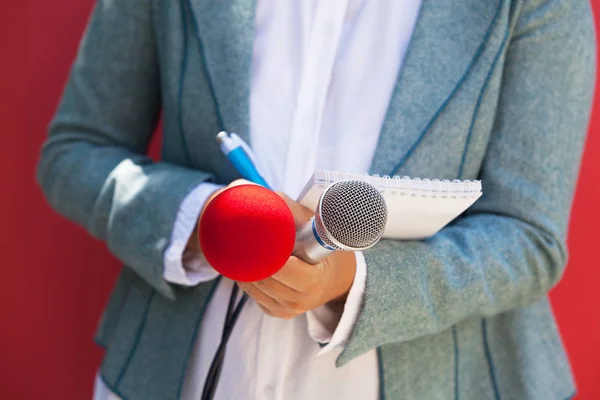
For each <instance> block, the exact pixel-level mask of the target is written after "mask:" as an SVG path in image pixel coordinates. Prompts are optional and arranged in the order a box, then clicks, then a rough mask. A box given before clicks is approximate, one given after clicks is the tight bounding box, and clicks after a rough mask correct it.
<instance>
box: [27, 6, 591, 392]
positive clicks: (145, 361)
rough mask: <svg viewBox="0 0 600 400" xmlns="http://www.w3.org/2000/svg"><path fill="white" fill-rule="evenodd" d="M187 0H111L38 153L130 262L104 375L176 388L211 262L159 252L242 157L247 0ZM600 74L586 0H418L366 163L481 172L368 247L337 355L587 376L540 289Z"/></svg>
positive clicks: (51, 187)
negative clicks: (170, 258)
mask: <svg viewBox="0 0 600 400" xmlns="http://www.w3.org/2000/svg"><path fill="white" fill-rule="evenodd" d="M190 3H191V4H189V3H188V0H100V1H98V4H97V6H96V8H95V11H94V13H93V16H92V18H91V21H90V23H89V26H88V29H87V31H86V34H85V38H84V40H83V41H82V43H81V47H80V50H79V54H78V56H77V59H76V61H75V63H74V65H73V68H72V71H71V75H70V78H69V80H68V83H67V86H66V88H65V92H64V96H63V98H62V101H61V103H60V106H59V108H58V111H57V113H56V115H55V118H54V119H53V121H52V123H51V126H50V134H49V137H48V140H47V142H46V143H45V145H44V147H43V150H42V154H41V160H40V162H39V166H38V181H39V183H40V185H41V187H42V188H43V191H44V194H45V196H46V197H47V199H48V201H49V202H50V204H51V205H52V206H53V207H54V208H55V209H56V210H57V211H58V212H60V213H61V214H63V215H65V216H66V217H67V218H69V219H71V220H72V221H75V222H76V223H78V224H80V225H82V226H83V227H85V228H86V229H87V231H88V232H89V233H90V234H91V235H93V236H94V237H96V238H99V239H101V240H105V241H106V243H107V245H108V247H109V249H110V250H111V252H112V253H113V254H115V255H116V256H117V257H118V258H119V259H120V260H122V262H123V263H124V265H125V266H126V267H125V268H123V271H122V274H121V276H120V278H119V280H118V282H117V284H116V287H115V288H114V291H113V293H112V296H111V297H110V301H109V302H108V305H107V308H106V311H105V313H104V314H103V317H102V320H101V323H100V325H99V329H98V332H97V337H96V338H97V342H98V343H99V344H100V345H102V346H104V347H105V348H106V355H105V358H104V361H103V363H102V368H101V371H102V377H103V378H104V380H105V381H106V383H107V384H108V385H109V386H110V387H111V388H112V390H114V391H115V392H116V393H118V394H119V395H121V396H122V397H123V398H124V399H129V400H170V399H177V398H178V397H179V394H180V389H181V384H182V379H183V376H184V371H185V368H186V365H187V361H188V357H189V355H190V352H191V349H192V346H193V344H194V339H195V337H196V334H197V332H198V326H199V324H200V323H201V322H202V315H203V312H204V310H205V307H206V304H207V302H208V300H209V298H210V296H211V293H212V290H213V289H214V288H215V286H216V283H215V282H212V283H205V284H200V285H198V286H196V287H193V288H186V287H180V286H177V285H173V284H170V283H168V282H166V281H165V280H164V279H163V278H162V272H163V260H162V257H163V252H164V251H165V249H166V248H167V246H168V245H169V238H170V237H171V230H172V229H173V224H174V220H175V216H176V213H177V210H178V208H179V205H180V203H181V202H182V200H183V199H184V198H185V196H186V195H187V194H188V193H189V192H190V191H191V190H192V188H194V187H195V186H196V185H198V184H199V183H200V182H203V181H213V182H217V183H222V184H226V183H227V182H230V181H231V180H233V179H236V178H238V175H237V174H236V172H235V170H234V169H233V168H232V167H231V165H230V164H229V162H228V160H227V159H226V158H225V157H224V156H223V155H222V154H221V152H220V151H219V149H218V147H217V143H216V142H215V140H214V136H215V134H216V132H218V131H219V130H220V129H225V130H228V131H233V132H237V133H239V134H240V135H241V136H242V137H246V139H247V135H248V129H249V128H248V127H249V105H248V103H249V101H248V99H249V90H250V89H249V88H250V72H251V68H250V67H251V60H252V42H253V34H254V32H253V29H254V10H255V5H254V3H253V1H252V0H219V1H210V0H191V1H190ZM188 5H189V7H188ZM192 11H193V13H192ZM374 45H376V42H374ZM594 79H595V39H594V28H593V21H592V16H591V10H590V5H589V3H588V1H586V0H485V1H484V0H460V1H459V0H435V1H434V0H424V1H423V4H422V8H421V10H420V15H419V18H418V21H417V24H416V27H415V31H414V35H413V38H412V41H411V44H410V48H409V50H408V54H407V56H406V59H405V63H404V66H403V68H402V70H401V72H400V74H399V76H398V81H397V84H396V87H395V90H394V93H393V96H392V99H391V102H390V104H389V110H388V113H387V117H386V119H385V123H384V126H383V128H382V131H381V137H380V140H379V144H378V146H377V150H376V154H375V157H374V161H373V165H372V166H371V169H370V172H371V173H377V174H380V175H385V174H388V175H393V174H399V175H409V176H419V177H422V178H425V177H431V178H447V179H456V178H461V179H481V180H482V181H483V188H484V195H483V197H482V198H481V199H480V200H479V201H478V202H477V203H476V204H475V205H474V206H473V207H472V208H471V209H470V210H468V212H466V213H465V214H464V215H462V216H461V217H460V218H459V219H457V220H456V221H454V222H453V223H452V224H451V225H450V226H448V227H446V228H445V229H443V230H442V231H441V232H439V233H438V234H437V235H435V236H434V237H432V238H431V239H428V240H424V241H394V240H382V241H381V242H380V243H379V244H378V245H377V246H376V247H375V248H373V249H372V250H370V251H368V252H366V253H365V256H366V260H367V264H368V277H367V285H366V297H365V303H364V307H363V309H362V311H361V313H360V317H359V320H358V322H357V324H356V326H355V327H354V330H353V332H352V334H351V337H350V340H349V342H348V343H347V345H346V346H345V349H344V351H343V352H342V353H341V355H340V356H339V358H338V360H337V364H338V365H339V366H343V365H344V364H346V363H348V362H351V361H352V359H353V358H354V357H356V356H358V355H360V354H362V353H364V352H366V351H368V350H371V349H378V354H379V370H380V377H381V382H380V386H381V398H382V399H384V398H385V399H426V400H432V399H477V400H486V399H490V400H500V399H502V400H507V399H519V400H522V399H540V400H550V399H557V400H562V399H566V398H569V397H571V396H572V395H573V394H574V391H575V388H574V383H573V380H572V375H571V371H570V367H569V363H568V361H567V358H566V356H565V353H564V351H563V346H562V344H561V340H560V337H559V335H558V333H557V329H556V324H555V321H554V319H553V316H552V311H551V308H550V305H549V303H548V299H547V293H548V291H549V290H550V289H551V288H552V287H553V285H555V284H556V283H557V282H558V280H559V279H560V277H561V275H562V273H563V271H564V268H565V263H566V260H567V249H566V245H565V239H566V234H567V225H568V219H569V210H570V207H571V201H572V196H573V191H574V186H575V183H576V179H577V173H578V168H579V161H580V156H581V153H582V148H583V144H584V139H585V133H586V129H587V124H588V118H589V112H590V107H591V106H590V104H591V100H592V95H593V86H594ZM161 116H162V121H163V128H164V131H163V132H164V134H163V138H162V141H163V151H162V161H160V162H152V161H151V160H150V159H149V158H148V157H147V156H146V155H145V152H146V149H147V147H148V143H149V141H150V139H151V135H152V132H153V130H154V129H155V126H156V125H157V121H158V120H159V117H161ZM186 149H187V150H186Z"/></svg>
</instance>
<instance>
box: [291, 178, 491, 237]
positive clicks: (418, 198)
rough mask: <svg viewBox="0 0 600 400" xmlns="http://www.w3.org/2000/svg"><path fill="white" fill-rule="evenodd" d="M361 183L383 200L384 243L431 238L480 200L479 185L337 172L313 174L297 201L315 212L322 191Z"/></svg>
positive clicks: (470, 182)
mask: <svg viewBox="0 0 600 400" xmlns="http://www.w3.org/2000/svg"><path fill="white" fill-rule="evenodd" d="M347 179H350V180H361V181H365V182H368V183H370V184H372V185H373V186H375V187H376V188H377V189H378V190H379V191H380V193H381V194H382V195H383V197H384V198H385V201H386V204H387V208H388V221H387V224H386V227H385V231H384V234H383V237H384V238H388V239H404V240H418V239H425V238H428V237H431V236H433V235H435V234H436V233H437V232H438V231H439V230H441V229H442V228H443V227H444V226H446V225H447V224H448V223H450V222H451V221H452V220H453V219H455V218H456V217H457V216H459V215H460V214H462V213H463V212H464V211H465V210H467V209H468V208H469V207H470V206H471V205H472V204H473V203H475V201H477V199H479V197H481V195H482V192H481V182H479V181H452V182H450V181H439V180H428V179H427V180H421V179H410V178H407V177H404V178H400V177H394V178H390V177H378V176H372V175H362V174H349V173H344V172H339V171H316V172H315V174H314V175H313V177H312V179H311V180H310V181H309V182H308V183H307V184H306V186H305V188H304V190H303V191H302V193H301V194H300V196H299V197H298V201H299V202H300V203H301V204H303V205H304V206H306V207H308V208H310V209H313V210H316V208H317V204H318V202H319V198H320V196H321V194H322V193H323V191H324V190H325V189H326V188H327V187H328V186H329V185H331V184H332V183H334V182H337V181H340V180H347Z"/></svg>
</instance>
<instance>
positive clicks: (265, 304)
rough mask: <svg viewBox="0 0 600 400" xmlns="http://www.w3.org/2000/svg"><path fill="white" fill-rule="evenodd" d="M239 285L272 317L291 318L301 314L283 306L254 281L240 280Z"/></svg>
mask: <svg viewBox="0 0 600 400" xmlns="http://www.w3.org/2000/svg"><path fill="white" fill-rule="evenodd" d="M238 286H239V287H240V289H242V290H243V291H244V292H245V293H247V294H248V296H250V297H251V298H252V299H253V300H254V301H256V303H257V304H258V306H259V307H260V308H261V310H263V312H264V313H265V314H267V315H269V316H271V317H275V318H283V319H291V318H294V317H295V316H297V315H299V314H300V313H299V312H296V311H295V310H293V309H291V308H288V307H285V306H282V305H281V304H279V303H278V302H277V301H275V300H274V299H272V298H271V297H269V296H268V295H266V294H265V293H263V292H262V291H261V290H260V289H259V288H258V287H257V286H256V285H254V284H252V283H247V282H238Z"/></svg>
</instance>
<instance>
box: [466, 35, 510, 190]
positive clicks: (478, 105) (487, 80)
mask: <svg viewBox="0 0 600 400" xmlns="http://www.w3.org/2000/svg"><path fill="white" fill-rule="evenodd" d="M509 34H510V29H507V30H506V33H505V34H504V39H502V45H501V46H500V49H499V50H498V52H497V53H496V56H495V57H494V60H493V61H492V66H491V67H490V70H489V71H488V73H487V76H486V78H485V82H484V84H483V87H482V89H481V93H479V97H478V98H477V103H475V109H474V110H473V118H472V119H471V124H470V126H469V133H468V134H467V140H466V142H465V148H464V151H463V155H462V158H461V161H460V167H459V168H458V176H459V179H460V178H461V177H462V175H463V172H464V167H465V164H466V161H467V151H468V149H469V145H470V144H471V138H472V136H473V130H474V129H475V121H476V120H477V115H478V114H479V110H480V108H481V104H482V103H483V97H484V95H485V93H486V91H487V88H488V85H489V83H490V82H491V80H492V74H493V72H494V70H495V69H496V64H497V63H498V60H499V59H500V55H501V54H502V53H503V52H504V49H505V48H506V44H507V43H508V37H509Z"/></svg>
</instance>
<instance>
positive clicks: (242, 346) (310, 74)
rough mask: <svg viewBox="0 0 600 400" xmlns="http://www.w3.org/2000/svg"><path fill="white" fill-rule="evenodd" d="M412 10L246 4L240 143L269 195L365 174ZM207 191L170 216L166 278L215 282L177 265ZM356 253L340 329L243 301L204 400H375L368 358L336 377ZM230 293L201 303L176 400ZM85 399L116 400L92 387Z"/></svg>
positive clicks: (209, 343) (226, 284) (354, 306)
mask: <svg viewBox="0 0 600 400" xmlns="http://www.w3.org/2000/svg"><path fill="white" fill-rule="evenodd" d="M419 8H420V0H378V1H367V0H328V1H319V0H310V1H309V0H295V1H276V0H258V1H257V10H256V21H255V26H256V29H255V35H256V36H255V41H254V53H253V64H252V65H253V69H252V82H251V91H250V138H251V147H252V149H253V152H254V155H255V157H256V159H257V162H258V167H259V169H260V170H261V171H262V172H263V174H264V176H265V179H266V180H267V182H269V184H270V185H271V186H272V187H273V188H274V189H275V190H281V191H284V192H285V193H286V194H288V195H289V196H290V197H292V198H296V197H297V196H298V194H299V193H300V191H301V189H302V188H303V186H304V184H305V183H306V182H307V180H308V179H309V178H310V177H311V175H312V173H313V171H314V170H315V169H317V168H319V169H337V170H344V171H351V172H367V171H368V169H369V166H370V164H371V161H372V158H373V154H374V152H375V147H376V145H377V141H378V139H379V132H380V130H381V126H382V124H383V121H384V118H385V114H386V111H387V106H388V103H389V99H390V97H391V94H392V91H393V89H394V86H395V83H396V80H397V75H398V72H399V69H400V66H401V63H402V60H403V58H404V55H405V52H406V49H407V47H408V44H409V41H410V37H411V34H412V30H413V28H414V25H415V21H416V18H417V14H418V10H419ZM216 188H217V186H215V185H212V184H208V183H205V184H201V185H200V186H198V187H197V188H196V189H195V190H194V191H192V193H191V194H190V195H188V197H187V198H186V199H185V200H184V202H183V204H182V205H181V208H180V210H179V213H178V216H177V220H176V223H175V229H174V231H173V237H172V241H171V245H170V247H169V249H168V250H167V251H166V253H165V260H164V261H165V269H164V277H165V279H167V280H169V281H171V282H174V283H178V284H182V285H196V284H198V283H200V282H203V281H207V280H212V279H214V278H216V276H217V275H218V273H217V272H216V271H215V270H213V269H212V268H211V267H210V266H209V265H208V264H207V263H206V261H205V260H204V259H203V258H202V255H199V254H183V250H184V248H185V246H186V243H187V241H188V238H189V236H190V234H191V231H192V229H193V227H194V225H195V222H196V221H197V218H198V214H199V212H200V210H201V208H202V206H203V204H204V203H205V201H206V199H207V198H208V196H209V195H210V194H211V193H212V192H213V191H214V190H215V189H216ZM355 254H356V260H357V272H356V275H355V279H354V283H353V285H352V288H351V289H350V293H349V295H348V298H347V301H346V304H345V307H344V312H343V314H342V316H341V318H339V315H337V316H336V315H333V314H332V312H331V311H330V310H329V309H328V308H326V307H320V308H318V309H316V310H313V311H311V312H308V313H306V314H305V315H301V316H299V317H296V318H294V319H292V320H282V319H277V318H272V317H269V316H266V315H265V314H264V313H263V312H262V311H261V309H260V308H259V307H258V305H257V304H256V303H255V302H254V301H252V300H251V299H250V300H249V301H248V303H247V304H246V306H245V307H244V310H243V311H242V313H241V314H240V317H239V319H238V321H237V324H236V327H235V329H234V331H233V333H232V336H231V338H230V340H229V342H228V345H227V353H226V355H225V360H224V365H223V371H222V373H221V378H220V381H219V385H218V388H217V392H216V395H215V399H240V400H244V399H261V400H263V399H264V400H270V399H277V400H295V399H298V400H300V399H313V400H319V399H332V398H338V399H350V400H352V399H356V400H358V399H360V400H369V399H373V400H374V399H377V397H378V385H379V382H378V370H377V368H378V366H377V356H376V352H375V351H374V350H372V351H370V352H367V353H365V354H363V355H361V356H359V357H357V358H355V359H354V360H352V361H351V362H350V363H348V364H346V365H345V366H344V367H341V368H335V360H336V358H337V356H338V355H339V353H340V352H341V350H342V348H343V346H344V344H345V343H346V341H347V339H348V337H349V335H350V333H351V331H352V328H353V325H354V323H355V322H356V319H357V317H358V313H359V311H360V307H361V305H362V299H363V294H364V287H365V282H366V264H365V261H364V257H363V256H362V254H361V253H360V252H357V253H355ZM232 285H233V283H232V282H231V281H230V280H228V279H225V278H223V279H222V280H221V283H220V284H219V286H218V288H217V290H216V291H215V294H214V296H213V298H212V299H211V301H210V302H209V305H208V307H207V310H206V314H205V315H204V319H203V323H202V325H201V328H200V332H199V334H198V338H197V342H196V346H195V348H194V351H193V354H192V356H191V357H190V362H189V364H188V369H187V372H186V377H185V380H184V387H183V392H182V397H181V398H182V399H183V400H192V399H193V400H195V399H199V398H200V394H201V392H202V387H203V383H204V379H205V376H206V374H207V372H208V368H209V366H210V363H211V361H212V358H213V355H214V353H215V351H216V348H217V346H218V344H219V341H220V338H221V331H222V328H223V320H224V318H225V313H226V308H227V303H228V299H229V294H230V292H231V288H232ZM327 342H328V344H327V345H326V346H324V347H323V348H321V347H320V346H319V343H327ZM94 399H96V400H117V399H119V398H118V397H117V396H116V395H114V394H113V393H111V392H110V391H109V390H108V389H107V388H106V386H105V385H104V384H103V382H102V381H101V380H100V379H98V380H97V384H96V388H95V394H94Z"/></svg>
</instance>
